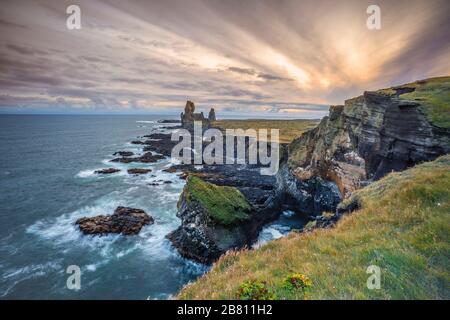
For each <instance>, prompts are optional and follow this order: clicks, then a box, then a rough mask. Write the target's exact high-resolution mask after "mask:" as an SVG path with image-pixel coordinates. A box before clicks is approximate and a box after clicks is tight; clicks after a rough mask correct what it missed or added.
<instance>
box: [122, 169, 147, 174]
mask: <svg viewBox="0 0 450 320" xmlns="http://www.w3.org/2000/svg"><path fill="white" fill-rule="evenodd" d="M127 172H128V173H129V174H134V175H138V174H147V173H150V172H152V170H151V169H140V168H133V169H128V171H127Z"/></svg>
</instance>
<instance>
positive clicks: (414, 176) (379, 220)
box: [179, 155, 450, 299]
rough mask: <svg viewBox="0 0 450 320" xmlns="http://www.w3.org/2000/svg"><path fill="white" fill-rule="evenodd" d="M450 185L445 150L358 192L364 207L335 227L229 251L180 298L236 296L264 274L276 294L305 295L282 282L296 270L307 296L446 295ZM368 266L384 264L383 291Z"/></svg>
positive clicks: (449, 159) (448, 290)
mask: <svg viewBox="0 0 450 320" xmlns="http://www.w3.org/2000/svg"><path fill="white" fill-rule="evenodd" d="M449 190H450V155H447V156H444V157H441V158H439V159H437V160H436V161H434V162H429V163H424V164H421V165H419V166H416V167H414V168H412V169H410V170H407V171H404V172H401V173H392V174H389V175H388V176H386V177H385V178H383V179H381V180H379V181H377V182H375V183H373V184H372V185H370V186H368V187H366V188H364V189H361V190H359V191H357V192H356V193H355V194H354V196H355V197H358V198H359V199H360V201H361V203H362V208H361V209H360V210H358V211H356V212H354V213H352V214H350V215H347V216H345V217H344V218H342V219H341V220H340V221H339V223H338V225H337V226H336V227H335V228H332V229H316V230H315V231H313V232H308V233H303V234H299V233H291V234H290V235H289V236H288V237H286V238H283V239H280V240H276V241H272V242H270V243H268V244H266V245H265V246H263V247H262V248H260V249H257V250H252V251H241V252H238V253H229V254H227V255H226V256H224V257H222V258H221V259H220V260H219V261H218V262H217V263H216V264H215V265H214V266H213V268H212V270H211V271H210V272H209V273H207V274H206V275H204V276H203V277H202V278H200V279H199V280H197V281H196V282H195V283H193V284H191V285H189V286H187V287H185V288H184V289H183V290H182V291H181V293H180V294H179V298H181V299H218V298H231V299H234V298H236V292H237V290H238V287H239V285H240V284H241V283H243V282H244V281H246V280H248V279H255V280H261V281H266V282H267V285H268V286H269V287H270V288H271V289H272V290H273V291H274V293H275V294H276V296H277V297H278V298H279V299H296V298H302V295H300V294H298V293H296V292H291V291H288V290H287V289H284V288H283V286H282V285H281V282H282V279H283V278H284V277H285V276H286V275H287V274H289V273H292V272H298V273H303V274H306V275H307V276H308V277H310V278H311V280H312V283H313V285H312V289H311V292H310V298H312V299H369V298H370V299H372V298H382V299H413V298H417V299H449V298H450V243H449V240H450V239H449V236H450V199H449V197H450V191H449ZM369 265H378V266H379V267H380V268H381V277H382V278H381V279H382V280H381V289H380V290H369V289H367V287H366V281H367V278H368V276H369V275H368V274H366V272H365V271H366V268H367V267H368V266H369Z"/></svg>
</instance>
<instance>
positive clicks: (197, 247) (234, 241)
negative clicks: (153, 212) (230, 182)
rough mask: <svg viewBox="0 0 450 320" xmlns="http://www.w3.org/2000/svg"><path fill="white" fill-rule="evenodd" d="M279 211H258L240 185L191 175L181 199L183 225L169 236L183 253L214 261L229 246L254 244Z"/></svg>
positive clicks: (198, 259)
mask: <svg viewBox="0 0 450 320" xmlns="http://www.w3.org/2000/svg"><path fill="white" fill-rule="evenodd" d="M275 215H276V212H275V211H273V210H270V211H269V210H268V211H261V212H260V211H258V212H256V211H255V210H254V207H253V206H252V205H251V204H250V203H249V202H248V201H247V199H246V198H245V196H244V195H243V194H242V193H241V192H240V191H239V190H238V189H237V188H234V187H224V186H217V185H214V184H211V183H208V182H205V181H203V180H201V179H200V178H198V177H195V176H189V177H188V178H187V181H186V185H185V187H184V189H183V192H182V194H181V195H180V199H179V201H178V212H177V217H179V218H180V219H181V226H180V227H179V228H178V229H176V230H175V231H173V232H172V233H170V234H169V235H168V236H167V237H168V239H169V240H170V241H171V242H172V244H173V245H174V246H175V248H177V250H178V251H179V252H180V254H181V255H182V256H184V257H186V258H188V259H193V260H196V261H199V262H201V263H211V262H213V261H214V260H216V259H217V258H219V257H220V255H222V254H223V253H225V252H226V251H227V250H230V249H234V248H242V247H244V246H250V245H251V244H252V242H253V241H254V240H255V239H256V238H257V236H258V233H259V231H260V229H261V228H262V226H263V225H264V224H265V223H267V222H268V221H270V220H271V219H273V218H274V216H275Z"/></svg>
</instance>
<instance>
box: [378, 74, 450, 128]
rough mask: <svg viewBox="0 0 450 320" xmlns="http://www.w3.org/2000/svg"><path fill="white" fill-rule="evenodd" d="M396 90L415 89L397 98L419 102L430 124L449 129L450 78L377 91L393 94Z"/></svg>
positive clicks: (417, 82) (432, 79) (433, 79)
mask: <svg viewBox="0 0 450 320" xmlns="http://www.w3.org/2000/svg"><path fill="white" fill-rule="evenodd" d="M397 88H415V91H413V92H410V93H404V94H401V95H400V96H399V98H400V99H404V100H413V101H414V100H415V101H418V102H420V103H421V104H422V105H423V106H424V108H423V112H424V113H425V115H426V116H427V118H428V120H429V121H430V122H431V123H433V124H434V125H436V126H438V127H441V128H447V129H448V128H450V77H438V78H431V79H426V80H421V81H416V82H413V83H408V84H404V85H401V86H398V87H393V88H388V89H382V90H379V91H380V92H384V93H387V94H395V90H394V89H397Z"/></svg>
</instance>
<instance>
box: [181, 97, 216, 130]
mask: <svg viewBox="0 0 450 320" xmlns="http://www.w3.org/2000/svg"><path fill="white" fill-rule="evenodd" d="M209 113H210V115H211V111H210V112H209ZM212 115H214V119H215V113H214V110H213V113H212ZM180 118H181V125H182V127H183V128H186V129H192V128H193V126H194V121H201V122H202V127H203V129H207V128H209V126H210V124H211V123H210V120H209V119H208V118H205V116H204V115H203V112H200V113H195V105H194V103H193V102H192V101H186V106H185V107H184V113H183V112H182V113H181V115H180Z"/></svg>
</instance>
